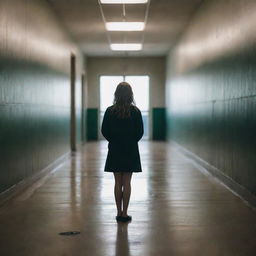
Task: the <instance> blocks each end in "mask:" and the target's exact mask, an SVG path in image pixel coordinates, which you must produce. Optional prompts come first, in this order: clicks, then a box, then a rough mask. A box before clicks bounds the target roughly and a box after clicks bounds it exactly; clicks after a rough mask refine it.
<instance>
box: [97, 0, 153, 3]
mask: <svg viewBox="0 0 256 256" xmlns="http://www.w3.org/2000/svg"><path fill="white" fill-rule="evenodd" d="M100 2H101V3H102V4H145V3H147V2H148V0H100Z"/></svg>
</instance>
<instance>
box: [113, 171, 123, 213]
mask: <svg viewBox="0 0 256 256" xmlns="http://www.w3.org/2000/svg"><path fill="white" fill-rule="evenodd" d="M114 176H115V188H114V193H115V200H116V208H117V216H121V215H122V193H123V192H122V173H121V172H116V173H115V172H114Z"/></svg>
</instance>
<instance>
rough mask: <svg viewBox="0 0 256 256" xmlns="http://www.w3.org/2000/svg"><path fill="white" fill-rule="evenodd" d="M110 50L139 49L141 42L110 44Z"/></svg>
mask: <svg viewBox="0 0 256 256" xmlns="http://www.w3.org/2000/svg"><path fill="white" fill-rule="evenodd" d="M110 48H111V50H112V51H140V50H141V49H142V44H111V45H110Z"/></svg>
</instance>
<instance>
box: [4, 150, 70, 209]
mask: <svg viewBox="0 0 256 256" xmlns="http://www.w3.org/2000/svg"><path fill="white" fill-rule="evenodd" d="M71 155H72V153H71V151H69V152H67V153H65V154H64V155H62V156H60V157H59V158H57V159H56V160H55V161H54V162H52V163H51V164H49V165H48V166H47V167H45V168H44V169H42V170H41V171H39V172H37V173H35V174H33V175H32V176H29V177H27V178H25V179H23V180H22V181H20V182H18V183H17V184H15V185H13V186H12V187H10V188H9V189H7V190H5V191H3V192H2V193H0V206H2V205H4V204H5V203H7V202H8V201H9V200H10V199H12V198H14V197H16V196H18V195H19V199H18V200H24V197H25V198H27V197H28V195H30V194H31V193H33V192H34V191H35V190H36V189H37V188H39V187H40V186H41V185H42V184H43V183H44V182H45V180H46V179H47V178H48V177H49V176H50V175H52V174H53V173H54V172H55V171H56V170H57V169H58V168H59V167H60V166H61V163H63V162H64V161H65V160H67V159H69V158H70V157H71ZM26 190H27V191H26ZM24 191H26V193H24V194H23V193H22V192H24ZM20 194H23V195H20Z"/></svg>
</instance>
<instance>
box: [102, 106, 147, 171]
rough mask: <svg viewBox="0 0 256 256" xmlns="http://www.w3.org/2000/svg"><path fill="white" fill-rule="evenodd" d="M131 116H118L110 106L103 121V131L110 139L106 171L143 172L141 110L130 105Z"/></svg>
mask: <svg viewBox="0 0 256 256" xmlns="http://www.w3.org/2000/svg"><path fill="white" fill-rule="evenodd" d="M130 108H131V116H130V117H129V118H118V117H117V116H116V115H115V113H114V112H113V111H112V110H113V106H111V107H108V108H107V110H106V112H105V114H104V117H103V122H102V127H101V132H102V134H103V136H104V137H105V138H106V139H107V140H108V141H109V144H108V149H109V150H108V156H107V160H106V164H105V169H104V171H106V172H141V171H142V170H141V162H140V155H139V148H138V141H139V140H140V139H141V138H142V136H143V122H142V116H141V112H140V110H139V109H138V108H137V107H135V106H130Z"/></svg>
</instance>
